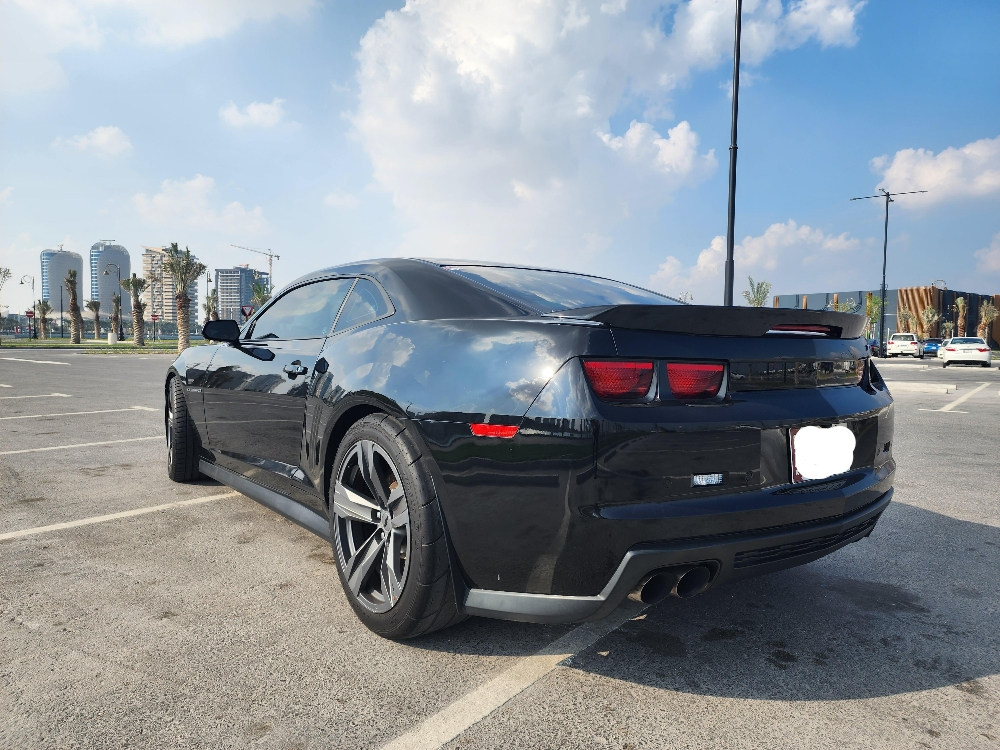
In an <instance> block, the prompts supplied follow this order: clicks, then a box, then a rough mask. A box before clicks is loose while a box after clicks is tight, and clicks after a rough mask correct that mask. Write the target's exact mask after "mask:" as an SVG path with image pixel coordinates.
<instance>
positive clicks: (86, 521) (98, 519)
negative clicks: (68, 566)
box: [0, 492, 240, 542]
mask: <svg viewBox="0 0 1000 750" xmlns="http://www.w3.org/2000/svg"><path fill="white" fill-rule="evenodd" d="M238 494H240V493H239V492H224V493H222V494H221V495H209V496H208V497H196V498H194V499H192V500H178V501H177V502H173V503H164V504H163V505H153V506H150V507H148V508H136V509H135V510H124V511H122V512H121V513H109V514H108V515H106V516H91V517H90V518H81V519H80V520H79V521H66V522H64V523H53V524H51V525H49V526H36V527H35V528H33V529H21V530H20V531H8V532H7V533H5V534H0V542H2V541H4V540H6V539H20V538H21V537H25V536H33V535H34V534H44V533H45V532H47V531H60V530H62V529H75V528H76V527H77V526H90V525H91V524H95V523H104V522H105V521H114V520H116V519H118V518H131V517H132V516H142V515H145V514H146V513H155V512H156V511H158V510H169V509H171V508H181V507H184V506H186V505H200V504H202V503H210V502H212V501H213V500H220V499H222V498H224V497H233V496H234V495H238Z"/></svg>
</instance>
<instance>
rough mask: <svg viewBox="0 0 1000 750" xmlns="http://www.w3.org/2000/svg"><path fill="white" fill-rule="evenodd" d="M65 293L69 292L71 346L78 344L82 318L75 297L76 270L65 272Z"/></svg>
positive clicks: (81, 331) (81, 330)
mask: <svg viewBox="0 0 1000 750" xmlns="http://www.w3.org/2000/svg"><path fill="white" fill-rule="evenodd" d="M63 284H65V285H66V291H67V292H69V342H70V343H71V344H79V343H80V335H81V334H82V333H83V316H82V315H81V314H80V303H79V302H78V301H77V296H76V269H75V268H71V269H70V270H68V271H67V272H66V278H65V279H63Z"/></svg>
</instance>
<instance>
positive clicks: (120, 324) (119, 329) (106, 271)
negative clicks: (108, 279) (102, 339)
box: [104, 263, 125, 341]
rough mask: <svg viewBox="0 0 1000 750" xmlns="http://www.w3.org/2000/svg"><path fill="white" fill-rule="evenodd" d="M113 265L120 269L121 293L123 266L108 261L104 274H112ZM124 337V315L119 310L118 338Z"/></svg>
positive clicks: (119, 286) (119, 291) (119, 285)
mask: <svg viewBox="0 0 1000 750" xmlns="http://www.w3.org/2000/svg"><path fill="white" fill-rule="evenodd" d="M111 266H114V267H115V268H117V269H118V294H121V288H122V267H121V266H119V265H118V264H117V263H108V264H107V265H106V266H104V275H105V276H109V275H110V273H109V271H108V269H109V268H111ZM124 338H125V330H124V329H123V328H122V316H121V312H119V313H118V340H119V341H121V340H122V339H124Z"/></svg>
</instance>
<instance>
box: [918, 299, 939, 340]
mask: <svg viewBox="0 0 1000 750" xmlns="http://www.w3.org/2000/svg"><path fill="white" fill-rule="evenodd" d="M920 319H921V320H922V321H923V323H924V336H925V337H926V338H930V337H931V336H933V335H934V324H935V323H937V322H938V321H939V320H941V313H939V312H938V311H937V310H935V309H934V308H933V307H931V306H930V305H927V307H925V308H924V309H923V310H921V311H920Z"/></svg>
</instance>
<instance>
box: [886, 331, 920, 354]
mask: <svg viewBox="0 0 1000 750" xmlns="http://www.w3.org/2000/svg"><path fill="white" fill-rule="evenodd" d="M903 355H909V356H911V357H917V358H918V359H923V358H924V345H923V342H921V341H920V340H919V339H918V338H917V334H915V333H894V334H892V336H890V337H889V343H888V345H887V346H886V350H885V356H887V357H900V356H903Z"/></svg>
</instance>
